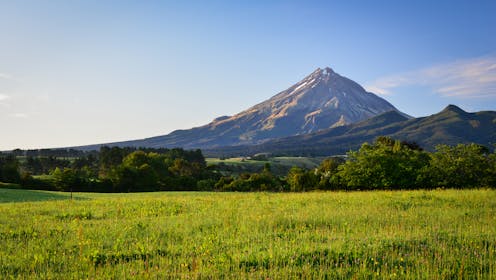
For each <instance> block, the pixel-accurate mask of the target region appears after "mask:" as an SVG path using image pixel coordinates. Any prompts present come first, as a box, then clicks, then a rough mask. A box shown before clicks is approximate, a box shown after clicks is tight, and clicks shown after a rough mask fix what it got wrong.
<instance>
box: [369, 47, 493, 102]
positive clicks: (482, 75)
mask: <svg viewBox="0 0 496 280" xmlns="http://www.w3.org/2000/svg"><path fill="white" fill-rule="evenodd" d="M415 85H416V86H427V87H430V88H432V90H433V91H434V92H436V93H438V94H440V95H443V96H450V97H460V98H473V97H496V55H492V56H484V57H478V58H473V59H465V60H459V61H455V62H451V63H446V64H439V65H434V66H432V67H429V68H425V69H420V70H416V71H411V72H406V73H402V74H398V75H392V76H387V77H382V78H379V79H377V80H375V81H374V82H372V83H370V84H369V85H367V86H366V88H367V90H368V91H371V92H375V93H378V94H382V95H388V94H393V92H394V89H395V88H399V87H404V86H415Z"/></svg>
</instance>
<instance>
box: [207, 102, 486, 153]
mask: <svg viewBox="0 0 496 280" xmlns="http://www.w3.org/2000/svg"><path fill="white" fill-rule="evenodd" d="M378 136H391V137H393V138H395V139H398V140H406V141H413V142H416V143H417V144H419V145H420V146H421V147H423V148H424V149H426V150H434V147H435V146H436V145H438V144H447V145H456V144H459V143H478V144H481V145H484V146H487V147H488V148H493V147H492V145H493V144H494V143H496V112H495V111H482V112H477V113H468V112H465V111H463V110H462V109H460V108H459V107H457V106H454V105H449V106H448V107H446V108H445V109H444V110H442V111H441V112H439V113H437V114H434V115H431V116H428V117H422V118H414V119H409V118H407V117H405V116H404V115H403V114H401V113H399V112H397V111H390V112H387V113H384V114H381V115H378V116H376V117H373V118H370V119H368V120H365V121H362V122H358V123H354V124H350V125H346V126H341V127H336V128H331V129H327V130H322V131H319V132H316V133H310V134H307V135H298V136H293V137H286V138H280V139H274V140H269V141H267V142H265V143H262V144H258V145H252V146H247V145H245V146H231V147H223V148H217V149H206V150H204V153H205V154H207V155H210V156H231V155H252V154H256V153H266V152H270V153H272V154H285V155H312V156H326V155H338V154H345V153H346V152H347V151H349V150H354V149H358V148H359V147H360V145H361V144H362V143H364V142H372V141H374V139H375V138H376V137H378Z"/></svg>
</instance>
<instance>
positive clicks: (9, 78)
mask: <svg viewBox="0 0 496 280" xmlns="http://www.w3.org/2000/svg"><path fill="white" fill-rule="evenodd" d="M0 79H4V80H14V77H13V76H12V75H9V74H5V73H0Z"/></svg>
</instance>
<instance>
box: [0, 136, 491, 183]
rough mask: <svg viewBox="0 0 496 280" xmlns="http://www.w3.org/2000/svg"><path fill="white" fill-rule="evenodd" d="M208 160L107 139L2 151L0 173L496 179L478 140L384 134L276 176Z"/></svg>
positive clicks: (106, 179)
mask: <svg viewBox="0 0 496 280" xmlns="http://www.w3.org/2000/svg"><path fill="white" fill-rule="evenodd" d="M224 171H225V169H224V168H223V167H222V166H215V165H211V166H207V164H206V161H205V158H204V156H203V154H202V153H201V151H200V150H194V151H187V150H183V149H149V148H140V149H137V148H119V147H102V148H101V149H100V151H99V152H89V153H88V152H86V153H82V154H78V156H77V157H74V158H67V157H63V158H60V157H56V156H53V155H50V156H24V157H22V158H21V160H20V159H19V156H16V155H15V154H13V153H10V154H4V155H0V181H1V182H10V183H18V184H21V185H22V186H23V187H24V188H35V189H47V190H61V191H94V192H137V191H166V190H176V191H177V190H198V191H279V192H280V191H293V192H302V191H311V190H376V189H431V188H478V187H490V188H494V187H496V154H495V153H494V152H491V151H490V150H489V149H488V148H487V147H484V146H481V145H477V144H459V145H457V146H447V145H439V146H437V147H436V151H435V152H428V151H424V150H423V149H422V148H421V147H419V146H418V145H417V144H415V143H412V142H407V141H398V140H394V139H392V138H389V137H379V138H377V139H376V141H375V142H374V143H370V144H369V143H364V144H363V145H362V146H361V147H360V149H359V150H357V151H350V152H349V153H348V154H347V155H346V157H330V158H327V159H325V160H324V161H322V163H321V164H320V166H318V167H317V168H315V169H303V168H299V167H293V168H291V169H290V170H289V172H288V173H287V174H286V176H276V175H274V174H273V172H272V171H271V166H270V164H269V163H266V164H265V166H264V168H263V170H262V171H260V172H251V173H242V174H239V175H229V174H227V175H226V174H225V172H224Z"/></svg>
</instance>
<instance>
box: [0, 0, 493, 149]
mask: <svg viewBox="0 0 496 280" xmlns="http://www.w3.org/2000/svg"><path fill="white" fill-rule="evenodd" d="M494 15H496V1H442V0H440V1H353V0H352V1H281V0H275V1H254V0H252V1H125V0H120V1H83V0H80V1H78V0H72V1H66V0H63V1H50V0H46V1H38V0H33V1H23V0H18V1H17V0H16V1H2V0H0V34H2V35H1V37H0V38H1V39H0V125H1V127H2V137H1V140H0V150H5V149H13V148H24V149H26V148H45V147H60V146H73V145H84V144H93V143H103V142H110V141H120V140H129V139H139V138H145V137H150V136H155V135H161V134H166V133H169V132H171V131H173V130H176V129H186V128H190V127H193V126H198V125H203V124H206V123H208V122H210V121H211V120H212V119H214V118H215V117H218V116H221V115H230V114H234V113H237V112H239V111H241V110H244V109H246V108H248V107H250V106H252V105H254V104H256V103H258V102H261V101H263V100H265V99H267V98H270V97H271V96H273V95H275V94H276V93H278V92H279V91H282V90H284V89H286V88H288V87H289V86H291V85H292V84H293V83H295V82H298V81H299V80H300V79H302V78H303V77H305V76H306V75H307V74H309V73H311V72H312V71H313V70H315V69H316V68H317V67H321V68H322V67H325V66H330V67H331V68H333V69H334V71H336V72H337V73H339V74H341V75H343V76H346V77H348V78H350V79H352V80H354V81H356V82H358V83H360V84H361V85H362V86H364V87H365V88H367V89H368V90H371V91H373V92H375V93H378V94H380V96H382V97H384V98H385V99H387V100H388V101H390V102H391V103H392V104H393V105H395V106H396V107H397V108H399V109H400V110H402V111H404V112H405V113H408V114H410V115H413V116H425V115H430V114H434V113H436V112H438V111H440V110H442V109H443V108H444V107H445V106H446V105H448V104H456V105H458V106H460V107H462V108H463V109H465V110H467V111H479V110H496V16H494Z"/></svg>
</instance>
